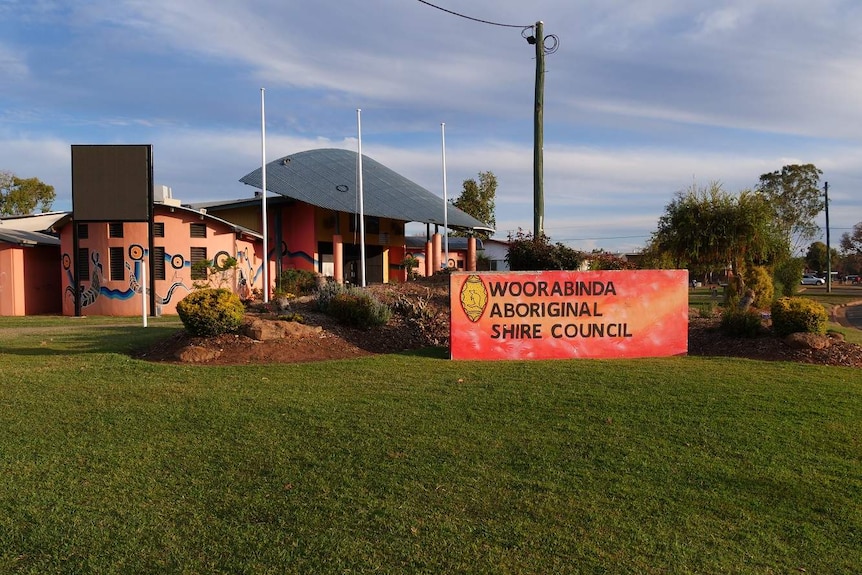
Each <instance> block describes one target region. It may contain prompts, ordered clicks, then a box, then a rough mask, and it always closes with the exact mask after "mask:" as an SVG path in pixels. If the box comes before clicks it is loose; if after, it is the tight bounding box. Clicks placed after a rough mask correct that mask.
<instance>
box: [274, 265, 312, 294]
mask: <svg viewBox="0 0 862 575" xmlns="http://www.w3.org/2000/svg"><path fill="white" fill-rule="evenodd" d="M276 285H277V286H278V291H279V292H288V293H292V294H296V295H310V294H313V293H314V292H315V290H317V274H316V273H314V272H313V271H309V270H296V269H289V270H284V271H282V272H281V274H280V275H279V276H278V284H276Z"/></svg>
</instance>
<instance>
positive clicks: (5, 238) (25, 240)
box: [0, 228, 60, 246]
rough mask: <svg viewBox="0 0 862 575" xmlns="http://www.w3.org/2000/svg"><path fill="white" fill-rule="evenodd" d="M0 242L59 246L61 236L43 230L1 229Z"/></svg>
mask: <svg viewBox="0 0 862 575" xmlns="http://www.w3.org/2000/svg"><path fill="white" fill-rule="evenodd" d="M0 242H6V243H9V244H15V245H16V246H59V245H60V238H58V237H56V236H52V235H48V234H43V233H42V232H28V231H26V230H11V229H5V228H3V229H0Z"/></svg>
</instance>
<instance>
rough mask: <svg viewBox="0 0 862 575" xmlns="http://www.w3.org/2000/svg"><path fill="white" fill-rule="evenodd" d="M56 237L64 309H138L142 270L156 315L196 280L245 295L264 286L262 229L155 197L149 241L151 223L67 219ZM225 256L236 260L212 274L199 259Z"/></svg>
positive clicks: (217, 261)
mask: <svg viewBox="0 0 862 575" xmlns="http://www.w3.org/2000/svg"><path fill="white" fill-rule="evenodd" d="M73 226H76V227H77V242H78V246H77V249H75V247H74V245H73V244H74V241H75V238H74V237H73V233H72V232H73V229H74V228H73ZM60 241H61V246H60V249H61V252H62V254H61V256H62V275H63V277H62V292H63V310H62V311H63V315H115V316H135V315H141V313H142V309H143V308H142V302H141V293H142V289H141V285H142V283H143V281H144V280H143V275H144V273H145V271H146V274H147V277H146V282H147V285H148V286H149V288H148V290H147V292H148V296H149V297H148V302H147V308H148V310H149V313H150V314H153V315H161V314H174V313H176V305H177V302H178V301H179V300H181V299H182V298H183V297H185V296H186V294H188V293H189V292H190V291H191V290H192V289H194V288H195V287H196V286H202V285H210V286H212V287H226V288H229V289H231V290H233V291H235V292H237V293H239V294H240V295H245V296H251V294H252V290H254V289H257V290H258V291H260V290H261V289H262V288H263V284H262V277H261V276H262V264H263V253H262V238H261V236H260V234H258V233H256V232H253V231H252V230H249V229H247V228H243V227H241V226H238V225H236V224H232V223H230V222H227V221H225V220H222V219H220V218H217V217H214V216H212V215H209V214H207V213H205V211H202V210H201V211H199V210H193V209H191V208H187V207H182V206H180V205H170V204H164V203H156V204H155V205H154V206H153V221H152V241H150V225H149V222H122V221H118V222H75V221H74V220H72V219H70V220H69V221H68V223H67V225H64V226H63V227H62V228H61V230H60ZM150 246H151V247H150ZM228 258H235V259H236V260H237V266H236V267H235V268H232V269H225V270H223V271H222V272H217V273H216V274H212V275H210V276H209V277H208V276H207V271H206V269H204V268H202V267H200V265H196V264H199V262H205V261H208V260H209V261H211V262H212V263H213V264H214V265H215V266H223V264H224V262H225V260H227V259H228ZM145 266H146V270H144V267H145ZM76 286H77V290H76V289H75V288H76ZM76 291H77V294H79V298H78V301H76V297H75V296H76ZM76 305H77V306H79V309H76Z"/></svg>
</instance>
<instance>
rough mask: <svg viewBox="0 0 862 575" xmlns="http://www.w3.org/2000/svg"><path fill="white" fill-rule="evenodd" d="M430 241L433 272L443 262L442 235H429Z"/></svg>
mask: <svg viewBox="0 0 862 575" xmlns="http://www.w3.org/2000/svg"><path fill="white" fill-rule="evenodd" d="M431 241H432V242H433V243H434V248H433V249H434V256H433V264H432V265H433V270H432V272H431V273H432V274H435V273H437V272H438V271H439V270H440V266H441V265H442V264H443V236H441V235H440V234H434V235H433V236H431Z"/></svg>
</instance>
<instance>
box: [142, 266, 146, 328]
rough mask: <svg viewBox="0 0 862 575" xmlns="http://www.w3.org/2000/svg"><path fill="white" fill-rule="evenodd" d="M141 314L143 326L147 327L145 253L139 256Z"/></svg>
mask: <svg viewBox="0 0 862 575" xmlns="http://www.w3.org/2000/svg"><path fill="white" fill-rule="evenodd" d="M141 316H142V317H143V320H144V327H147V258H146V254H145V255H144V257H142V258H141Z"/></svg>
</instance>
